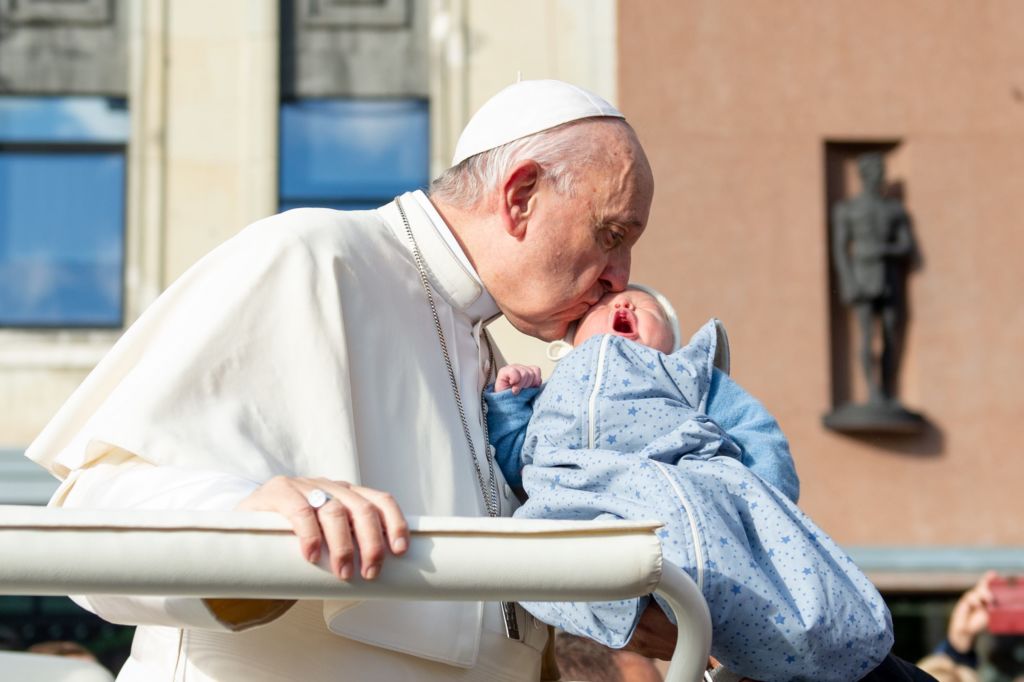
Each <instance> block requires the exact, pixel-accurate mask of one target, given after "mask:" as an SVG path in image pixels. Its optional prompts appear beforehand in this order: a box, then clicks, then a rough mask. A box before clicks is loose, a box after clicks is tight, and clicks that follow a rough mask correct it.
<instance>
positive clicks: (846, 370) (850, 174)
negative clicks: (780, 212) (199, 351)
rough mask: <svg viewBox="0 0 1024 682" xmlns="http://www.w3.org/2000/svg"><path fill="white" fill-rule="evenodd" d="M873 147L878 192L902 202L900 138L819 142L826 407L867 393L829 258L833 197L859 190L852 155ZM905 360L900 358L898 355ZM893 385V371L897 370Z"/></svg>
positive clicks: (856, 335)
mask: <svg viewBox="0 0 1024 682" xmlns="http://www.w3.org/2000/svg"><path fill="white" fill-rule="evenodd" d="M868 153H878V154H881V155H882V157H883V159H884V161H885V186H884V187H885V188H884V190H883V195H884V196H886V197H891V198H895V199H899V200H901V201H903V202H904V203H905V201H906V192H907V188H906V187H905V185H904V181H903V179H904V178H905V177H906V154H905V153H903V147H902V145H901V141H900V140H892V139H890V140H884V139H883V140H830V141H826V142H825V154H824V162H825V173H824V176H825V220H824V226H825V227H824V229H825V232H826V239H825V243H826V244H827V245H828V249H827V251H826V253H825V258H826V260H827V265H828V283H829V297H828V299H829V317H828V320H829V338H830V344H831V348H830V353H829V358H830V361H831V377H832V392H831V399H832V404H831V406H830V407H831V408H832V409H836V408H838V407H840V406H842V405H844V404H847V403H862V402H864V401H865V400H867V398H868V386H867V381H866V380H865V378H864V373H863V370H862V368H861V362H860V358H859V350H860V330H859V326H858V323H857V320H856V319H855V315H854V313H853V311H852V310H851V309H850V308H848V307H847V306H845V305H844V304H843V302H842V301H841V299H840V294H839V280H838V276H837V274H836V268H835V264H834V262H833V231H832V211H833V207H834V206H835V205H836V203H837V202H839V201H843V200H847V199H850V198H852V197H854V196H856V195H857V194H859V193H860V192H861V181H860V177H859V174H858V169H857V159H858V158H859V157H860V156H862V155H863V154H868ZM875 342H876V345H875V352H876V354H877V353H879V352H880V339H879V338H877V336H876V339H875ZM904 360H905V358H904ZM897 386H898V376H897Z"/></svg>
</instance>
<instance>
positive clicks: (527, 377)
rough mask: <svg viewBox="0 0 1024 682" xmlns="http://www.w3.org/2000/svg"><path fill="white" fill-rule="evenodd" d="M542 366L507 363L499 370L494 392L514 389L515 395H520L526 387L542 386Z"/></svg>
mask: <svg viewBox="0 0 1024 682" xmlns="http://www.w3.org/2000/svg"><path fill="white" fill-rule="evenodd" d="M540 383H541V381H540V367H536V366H533V365H505V366H504V367H502V368H501V369H499V370H498V378H497V379H495V381H494V392H495V393H497V392H499V391H504V390H507V389H510V388H511V389H512V394H513V395H519V392H520V391H521V390H523V389H524V388H536V387H538V386H540Z"/></svg>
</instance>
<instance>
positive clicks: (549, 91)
mask: <svg viewBox="0 0 1024 682" xmlns="http://www.w3.org/2000/svg"><path fill="white" fill-rule="evenodd" d="M597 116H611V117H614V118H622V119H624V118H626V117H625V116H623V115H622V112H620V111H619V110H618V109H616V108H615V107H613V106H612V105H611V104H609V103H608V102H607V101H605V100H604V99H603V98H601V97H599V96H597V95H595V94H594V93H592V92H588V91H586V90H584V89H583V88H581V87H578V86H576V85H572V84H571V83H565V82H563V81H556V80H536V81H520V82H518V83H514V84H512V85H510V86H508V87H507V88H505V89H504V90H502V91H501V92H499V93H498V94H496V95H495V96H494V97H491V98H490V99H489V100H487V102H485V103H484V105H483V106H482V107H480V109H479V110H478V111H477V112H476V113H475V114H473V118H471V119H470V120H469V123H467V124H466V128H465V130H463V131H462V135H461V136H459V142H458V144H456V145H455V156H453V157H452V166H457V165H459V164H460V163H462V162H463V161H465V160H466V159H468V158H469V157H471V156H476V155H477V154H479V153H481V152H486V151H490V150H491V149H495V148H497V147H500V146H502V145H505V144H508V143H509V142H514V141H515V140H518V139H519V138H522V137H526V136H527V135H533V134H534V133H539V132H541V131H543V130H548V129H549V128H554V127H555V126H560V125H562V124H563V123H569V122H570V121H578V120H580V119H581V118H593V117H597Z"/></svg>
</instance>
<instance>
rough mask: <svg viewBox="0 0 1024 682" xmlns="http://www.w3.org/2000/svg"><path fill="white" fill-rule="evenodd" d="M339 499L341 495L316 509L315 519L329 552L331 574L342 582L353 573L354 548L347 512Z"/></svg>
mask: <svg viewBox="0 0 1024 682" xmlns="http://www.w3.org/2000/svg"><path fill="white" fill-rule="evenodd" d="M341 498H342V495H337V496H335V499H333V500H329V501H328V502H327V504H325V505H324V506H322V507H320V509H317V510H316V517H317V519H318V521H319V523H320V527H321V528H322V529H323V534H324V538H325V540H326V542H327V550H328V552H330V566H331V572H332V573H334V575H336V576H338V577H339V578H341V579H342V580H348V579H350V578H351V577H352V574H353V572H354V566H355V553H356V548H355V543H354V542H353V539H352V531H351V529H350V527H349V519H348V510H347V509H346V506H345V504H344V502H342V500H341Z"/></svg>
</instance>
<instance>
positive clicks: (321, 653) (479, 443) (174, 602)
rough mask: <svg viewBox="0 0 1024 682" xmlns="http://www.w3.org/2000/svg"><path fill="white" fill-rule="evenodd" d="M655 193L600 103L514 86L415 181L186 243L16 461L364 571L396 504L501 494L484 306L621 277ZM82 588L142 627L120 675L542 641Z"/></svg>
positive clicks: (323, 673) (461, 620)
mask: <svg viewBox="0 0 1024 682" xmlns="http://www.w3.org/2000/svg"><path fill="white" fill-rule="evenodd" d="M652 193H653V179H652V175H651V170H650V167H649V165H648V163H647V159H646V157H645V156H644V152H643V149H642V148H641V146H640V143H639V142H638V140H637V137H636V135H635V134H634V132H633V130H632V129H631V128H630V127H629V125H628V124H626V123H625V121H624V119H623V117H622V114H620V113H619V112H618V111H617V110H616V109H615V108H614V107H612V106H611V105H610V104H608V103H607V102H605V101H604V100H602V99H601V98H599V97H597V96H596V95H593V94H591V93H588V92H585V91H583V90H581V89H580V88H577V87H574V86H572V85H569V84H566V83H560V82H557V81H532V82H529V81H528V82H523V83H519V84H516V85H513V86H510V87H509V88H507V89H505V90H504V91H502V92H501V93H499V94H498V95H496V96H495V97H494V98H493V99H492V100H490V101H489V102H488V103H487V104H485V105H484V107H483V108H482V109H481V110H480V111H479V112H478V113H477V114H476V115H475V116H474V118H473V120H472V121H471V122H470V123H469V125H468V126H467V128H466V131H465V132H464V133H463V136H462V137H461V139H460V141H459V145H458V147H457V149H456V154H455V159H454V161H453V164H452V168H451V169H449V170H448V171H447V172H445V173H444V175H442V177H441V178H439V179H438V180H437V181H436V182H435V183H434V186H433V189H432V192H431V196H430V197H428V196H426V195H425V194H423V193H422V192H413V193H409V194H405V195H403V196H401V197H399V198H397V199H396V200H395V201H394V202H392V203H391V204H389V205H387V206H384V207H383V208H381V209H378V210H376V211H366V212H351V213H349V212H338V211H330V210H321V209H306V210H297V211H290V212H288V213H285V214H282V215H279V216H274V217H272V218H268V219H266V220H263V221H260V222H258V223H256V224H254V225H251V226H250V227H248V228H246V229H245V230H243V231H242V232H241V233H240V234H239V235H238V236H236V237H235V238H233V239H232V240H230V241H229V242H227V243H226V244H224V245H223V246H221V247H220V248H218V249H216V250H215V251H213V252H212V253H211V254H209V255H208V256H207V257H205V258H204V259H203V260H201V261H200V262H199V263H198V264H197V265H195V266H194V267H193V268H192V269H191V270H189V271H188V272H187V273H186V274H184V275H183V276H182V277H181V278H180V279H179V280H178V281H177V282H175V283H174V284H173V285H172V286H171V287H170V288H169V289H168V290H167V292H165V294H164V295H163V296H161V298H160V299H159V300H158V301H157V302H156V303H154V304H153V306H152V307H151V308H150V309H149V310H147V311H146V313H145V314H144V315H143V316H142V317H141V318H140V319H139V321H138V322H137V323H136V324H135V325H133V326H132V328H131V329H129V330H128V331H127V332H126V333H125V334H124V336H123V338H122V339H121V340H120V341H119V342H118V344H117V345H116V346H115V348H114V349H113V350H112V351H111V353H110V354H109V355H108V356H107V357H106V358H105V359H104V360H103V362H101V363H100V365H99V366H98V367H97V368H96V370H95V371H94V372H93V373H92V374H91V375H90V376H89V378H88V379H87V380H86V381H85V382H84V383H83V384H82V386H81V387H80V388H79V390H78V391H77V392H76V393H75V394H74V395H73V396H72V398H71V399H70V400H69V401H68V403H67V404H66V405H65V406H64V407H63V408H62V410H61V411H60V412H59V413H58V415H57V416H56V417H55V418H54V420H53V421H52V422H51V423H50V424H49V425H48V426H47V428H46V429H45V430H44V432H43V433H42V434H41V435H40V436H39V438H38V439H37V441H36V442H35V443H33V445H32V447H31V448H30V450H29V452H28V455H29V456H30V457H31V458H33V459H34V460H36V461H37V462H40V463H41V464H43V465H44V466H46V467H48V468H49V469H50V470H51V471H53V472H54V473H55V474H56V475H57V476H59V477H60V478H63V479H64V484H63V485H62V486H61V488H60V490H59V491H58V492H57V494H56V495H55V497H54V499H53V501H52V504H54V505H63V506H66V507H77V508H90V507H91V508H118V509H141V508H165V509H166V508H176V509H195V510H203V509H207V510H210V509H232V508H238V509H248V510H268V511H275V512H278V513H281V514H283V515H285V516H286V517H287V518H288V519H289V520H290V522H291V523H292V525H293V527H294V530H295V533H296V535H297V536H298V537H299V539H300V542H299V545H300V550H301V552H302V553H303V555H304V556H305V557H306V558H307V559H308V560H309V561H313V562H316V561H323V562H325V565H328V566H329V567H330V568H331V570H333V571H334V572H335V573H336V574H337V575H338V577H339V578H340V579H347V578H349V577H351V576H353V575H355V574H356V573H357V572H358V573H359V574H360V575H361V576H362V577H363V578H365V579H373V578H374V577H376V575H377V574H378V572H379V569H380V565H381V562H382V561H384V560H385V556H386V555H387V554H388V553H389V552H391V553H394V554H401V553H402V552H403V551H405V549H406V547H407V543H408V532H407V529H406V526H405V520H404V516H403V512H404V513H406V514H430V515H468V516H480V515H485V514H486V515H491V516H497V515H502V516H505V515H509V514H510V513H511V512H512V511H513V509H514V505H515V499H514V497H513V496H512V495H510V491H509V488H508V486H507V485H505V484H504V481H503V480H502V479H501V474H500V472H499V471H498V470H497V467H496V466H494V462H493V457H492V454H491V451H490V449H489V447H488V444H487V440H486V438H485V434H484V429H483V423H484V420H483V415H482V408H481V403H480V390H481V388H482V387H483V385H484V383H485V382H486V380H487V378H488V376H489V374H490V372H491V371H492V369H493V360H492V359H491V358H492V356H491V353H490V347H489V343H488V341H487V337H486V334H485V333H484V332H483V329H482V328H483V324H484V322H485V321H487V320H489V319H491V318H493V317H494V316H496V315H497V314H498V313H499V312H500V313H504V314H505V315H506V316H507V317H508V319H509V320H510V321H511V322H512V323H513V324H514V325H515V326H516V327H517V328H519V329H520V330H522V331H523V332H525V333H527V334H531V335H533V336H536V337H539V338H543V339H555V338H559V337H561V336H563V335H564V334H565V332H566V329H567V327H568V325H569V324H570V323H571V322H573V321H574V320H576V319H578V318H579V317H580V316H581V315H582V314H583V313H584V312H585V311H586V310H587V309H588V307H589V306H590V305H591V304H593V303H594V302H596V301H597V300H598V299H599V298H600V297H601V296H602V294H604V293H605V292H607V291H619V290H622V289H623V288H624V287H625V285H626V282H627V281H628V277H629V266H630V249H631V248H632V247H633V245H634V244H635V243H636V241H637V239H639V238H640V236H641V234H642V233H643V231H644V227H645V226H646V223H647V218H648V211H649V209H650V204H651V197H652ZM381 491H386V493H385V492H381ZM356 548H358V550H359V553H358V559H359V560H358V563H357V561H356V559H355V555H354V550H355V549H356ZM125 551H131V548H130V547H126V548H125ZM240 570H244V567H240ZM81 603H83V604H84V605H86V606H87V607H88V608H90V609H92V610H93V611H95V612H96V613H98V614H100V615H101V616H103V617H104V618H107V619H108V620H111V621H114V622H122V623H132V624H139V625H141V626H142V627H140V628H139V629H138V631H137V635H136V639H135V643H134V646H133V649H132V656H131V659H130V660H129V661H128V663H127V664H126V666H125V668H124V669H123V671H122V673H121V676H120V678H119V679H121V680H146V681H147V682H151V681H157V680H171V679H179V677H180V678H182V679H188V680H247V681H255V680H282V679H297V680H303V681H304V682H311V681H315V680H332V681H333V680H387V681H391V680H403V679H415V680H420V681H424V680H426V681H430V680H451V679H459V680H503V681H508V682H512V681H516V680H523V681H524V682H525V681H527V680H530V681H531V682H532V681H534V680H536V679H537V678H538V672H539V667H540V662H539V659H540V651H541V649H542V647H543V645H544V641H545V639H546V634H545V631H544V629H543V628H540V627H535V626H534V624H533V623H532V621H531V620H530V618H529V616H527V615H526V614H525V612H523V611H522V610H519V609H517V608H516V607H514V606H512V605H504V606H503V605H499V604H483V605H480V604H472V603H390V602H371V603H321V602H300V603H298V604H294V605H293V604H290V603H283V602H274V601H267V602H259V601H239V600H200V599H185V598H167V599H155V598H135V599H131V598H113V597H101V596H93V597H88V598H81ZM256 626H261V627H256ZM655 631H657V628H656V629H655Z"/></svg>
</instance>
